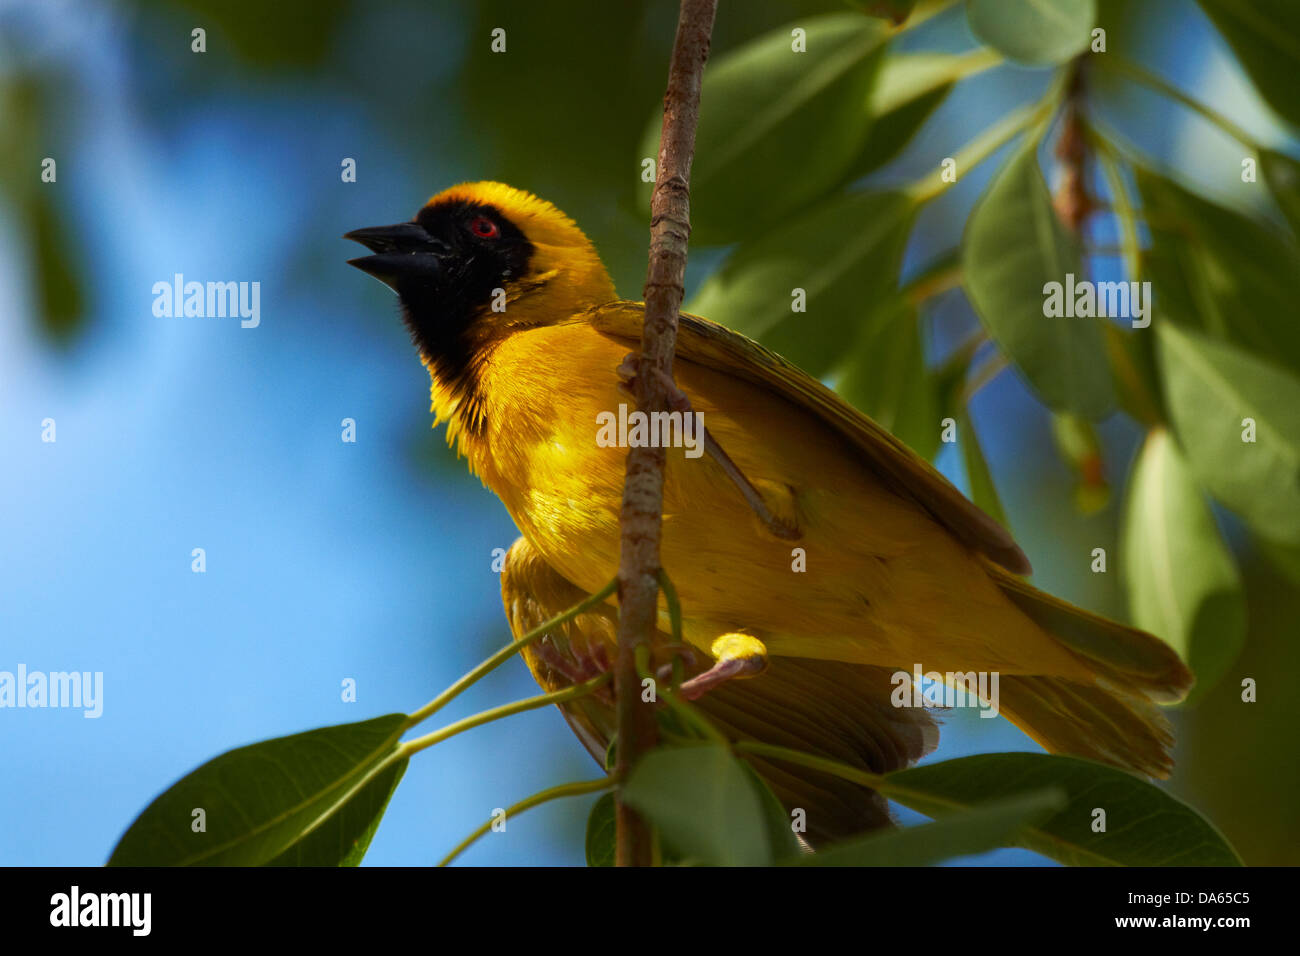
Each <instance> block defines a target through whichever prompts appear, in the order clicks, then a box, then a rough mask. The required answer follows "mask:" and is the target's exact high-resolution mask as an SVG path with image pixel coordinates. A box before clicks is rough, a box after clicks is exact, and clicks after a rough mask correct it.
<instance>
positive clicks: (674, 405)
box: [618, 352, 803, 676]
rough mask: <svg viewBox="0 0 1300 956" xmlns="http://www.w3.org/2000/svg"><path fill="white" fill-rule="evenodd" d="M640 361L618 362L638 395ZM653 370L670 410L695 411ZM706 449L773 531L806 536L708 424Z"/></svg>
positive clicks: (790, 537)
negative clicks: (772, 502)
mask: <svg viewBox="0 0 1300 956" xmlns="http://www.w3.org/2000/svg"><path fill="white" fill-rule="evenodd" d="M640 364H641V353H640V352H628V353H627V355H625V356H624V357H623V361H622V362H621V363H619V366H618V377H619V379H620V384H619V390H620V391H621V392H623V393H624V394H626V395H628V396H630V397H632V398H635V397H636V381H637V375H638V374H639V373H638V369H639V367H640ZM653 373H654V375H655V376H656V377H657V378H658V379H659V380H660V382H661V383H662V384H663V386H664V389H665V394H666V397H667V403H668V409H669V411H674V412H681V413H683V414H691V413H692V412H693V411H694V409H693V408H692V407H691V400H690V397H689V396H688V395H687V394H686V393H685V392H683V391H682V390H681V389H680V388H678V387H677V383H676V382H674V381H673V378H672V376H671V375H669V374H668V373H667V372H665V371H664V370H663V369H661V368H659V367H657V366H656V367H655V368H654V370H653ZM704 451H705V452H706V453H707V454H708V456H709V457H710V458H712V459H713V460H714V461H715V462H717V464H718V466H719V467H720V468H722V470H723V472H724V473H725V474H726V475H727V477H728V478H730V479H731V482H732V484H734V485H735V486H736V488H737V489H738V490H739V491H740V494H741V497H743V498H744V499H745V501H746V503H747V504H748V505H749V507H750V508H751V509H752V510H753V512H754V514H756V515H757V516H758V519H759V521H761V522H762V523H763V526H764V527H765V528H767V530H768V531H769V532H770V533H771V534H772V535H774V536H775V537H778V538H781V539H782V540H784V541H797V540H799V539H800V538H802V537H803V533H802V532H801V531H800V530H799V528H798V525H797V524H795V523H793V522H791V521H787V520H785V519H784V518H781V517H779V516H777V515H776V514H774V513H773V512H772V509H771V508H769V507H768V505H767V502H766V501H765V500H764V499H763V495H762V493H761V492H760V491H759V490H758V489H757V488H755V487H754V483H753V482H752V481H750V480H749V479H748V478H747V477H746V476H745V473H744V472H743V471H741V470H740V468H739V467H738V466H737V465H736V463H735V462H734V461H732V460H731V456H730V455H728V454H727V453H726V451H724V450H723V448H722V446H721V445H719V444H718V441H717V439H716V438H714V437H713V435H712V433H710V432H709V429H708V427H707V426H705V428H704ZM701 676H703V675H701Z"/></svg>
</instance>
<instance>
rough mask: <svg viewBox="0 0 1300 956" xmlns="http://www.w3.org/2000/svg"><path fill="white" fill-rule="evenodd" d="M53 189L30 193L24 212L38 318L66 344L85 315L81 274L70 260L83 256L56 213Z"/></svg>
mask: <svg viewBox="0 0 1300 956" xmlns="http://www.w3.org/2000/svg"><path fill="white" fill-rule="evenodd" d="M54 188H55V187H54V186H46V188H44V189H37V190H36V191H35V192H33V193H32V195H31V200H30V202H29V203H28V210H27V214H28V221H29V224H30V228H31V244H32V253H33V257H34V258H35V260H36V261H35V265H36V295H37V301H38V302H39V303H40V306H39V307H40V314H41V318H42V319H43V320H44V326H45V330H46V331H47V332H48V333H49V334H50V336H51V337H52V338H54V339H55V340H56V341H59V342H65V343H66V342H68V341H69V340H71V339H72V338H73V337H74V336H75V335H76V334H77V333H78V332H79V331H80V330H81V327H82V325H83V324H84V322H85V318H86V295H85V290H84V288H83V283H82V276H81V273H80V272H78V271H77V270H76V269H74V268H73V263H77V262H82V261H84V260H85V257H84V256H82V255H80V254H79V251H78V250H77V249H76V248H75V247H74V246H73V245H72V243H71V241H70V236H69V233H68V229H67V228H66V221H67V219H66V217H63V216H60V215H59V211H58V209H57V208H56V205H55V202H54V199H53V193H52V192H51V190H53V189H54ZM74 232H75V230H74Z"/></svg>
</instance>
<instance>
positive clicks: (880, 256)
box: [687, 193, 916, 376]
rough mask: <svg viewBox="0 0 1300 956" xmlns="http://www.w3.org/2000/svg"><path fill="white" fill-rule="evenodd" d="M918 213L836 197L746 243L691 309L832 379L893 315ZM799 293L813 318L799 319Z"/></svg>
mask: <svg viewBox="0 0 1300 956" xmlns="http://www.w3.org/2000/svg"><path fill="white" fill-rule="evenodd" d="M915 209H916V206H915V203H914V202H913V201H912V200H911V199H909V198H908V197H907V196H905V195H904V194H902V193H853V194H849V195H842V196H836V197H834V198H832V199H830V200H828V201H826V202H824V203H822V204H821V205H820V206H818V207H817V208H815V209H813V210H812V211H811V212H809V213H807V214H805V215H804V216H801V217H800V218H798V219H796V220H794V221H793V222H791V223H790V224H789V225H787V226H785V227H783V228H781V229H779V230H777V231H776V232H773V233H770V234H768V235H766V236H763V237H762V238H760V239H758V240H756V241H754V242H748V243H744V244H742V245H741V246H739V247H738V248H737V249H736V251H735V252H734V253H733V254H732V255H731V256H730V257H729V258H728V259H727V261H726V262H725V263H724V264H723V266H722V268H721V269H719V270H718V271H717V272H715V273H714V274H713V275H711V276H710V277H709V278H708V279H707V280H706V281H705V282H704V284H703V286H702V287H701V288H700V290H699V293H698V294H697V295H696V296H695V298H694V299H693V300H692V301H691V303H690V305H689V306H688V307H687V311H689V312H694V313H696V314H699V315H703V316H707V317H708V318H710V319H712V320H713V321H715V322H720V323H722V324H723V325H726V326H728V327H730V328H732V329H735V330H736V331H738V332H743V333H744V334H745V335H748V336H750V337H751V338H755V339H758V340H759V341H760V342H762V343H763V344H764V345H767V346H768V347H769V348H771V349H773V350H774V351H776V352H778V353H780V354H781V355H783V356H785V357H786V358H787V359H789V360H790V361H792V362H794V363H795V364H797V365H799V366H801V367H802V368H803V369H804V370H805V371H807V372H808V373H809V374H811V375H816V376H821V375H824V374H826V372H827V371H829V370H830V369H831V368H832V367H833V366H834V365H835V364H837V363H838V362H839V361H840V360H841V359H842V356H843V354H844V348H845V343H848V342H853V341H856V340H857V339H858V337H859V335H860V334H862V329H863V327H864V326H865V325H867V324H868V323H869V322H872V321H877V320H883V319H884V317H885V316H886V315H888V314H889V311H890V310H889V307H888V303H889V302H891V301H893V299H892V297H893V296H894V295H895V293H896V289H897V280H898V270H899V266H900V264H901V261H902V256H903V247H904V246H905V245H906V243H907V235H908V232H909V231H910V229H911V225H912V218H913V214H914V212H915ZM795 289H802V290H804V293H805V294H806V303H805V307H806V311H805V312H795V311H793V306H794V301H795V300H794V298H793V292H794V290H795Z"/></svg>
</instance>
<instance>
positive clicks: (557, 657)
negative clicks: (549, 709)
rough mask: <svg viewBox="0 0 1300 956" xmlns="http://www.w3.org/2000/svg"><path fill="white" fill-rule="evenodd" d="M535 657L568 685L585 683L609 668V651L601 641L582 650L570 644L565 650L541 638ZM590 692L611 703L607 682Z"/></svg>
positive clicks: (611, 693)
mask: <svg viewBox="0 0 1300 956" xmlns="http://www.w3.org/2000/svg"><path fill="white" fill-rule="evenodd" d="M537 657H538V658H539V659H540V660H541V662H542V663H543V664H545V665H546V666H547V667H548V668H549V669H550V670H551V671H552V673H554V674H557V675H559V676H560V677H562V678H563V679H564V681H565V682H566V683H568V684H570V685H574V684H582V683H585V682H586V681H589V680H591V679H592V678H593V677H599V676H600V675H602V674H606V673H609V670H610V662H609V652H608V651H607V650H606V648H605V645H604V644H603V643H602V644H596V645H594V646H590V647H587V648H585V649H583V650H578V649H576V648H574V647H573V646H572V645H570V647H569V648H568V649H567V650H561V649H560V648H558V647H556V646H555V645H554V644H553V643H551V641H549V640H547V639H546V638H543V639H542V640H541V641H540V642H539V643H538V645H537ZM592 693H593V695H594V696H596V697H598V698H600V700H601V701H603V702H604V703H605V704H607V705H610V706H612V705H613V703H614V692H613V690H612V689H611V687H610V686H609V685H608V684H606V685H604V686H602V687H598V688H596V690H595V691H593V692H592Z"/></svg>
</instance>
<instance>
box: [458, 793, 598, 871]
mask: <svg viewBox="0 0 1300 956" xmlns="http://www.w3.org/2000/svg"><path fill="white" fill-rule="evenodd" d="M612 786H614V778H613V777H601V778H600V779H598V780H580V781H577V782H576V783H565V784H561V785H560V786H558V787H551V788H549V789H547V790H542V791H541V792H539V793H535V794H533V795H532V796H531V797H527V798H525V799H523V800H520V801H519V802H518V803H516V804H515V805H514V806H512V807H509V808H508V809H507V810H506V819H507V820H508V819H510V818H511V817H513V816H518V815H519V814H521V813H523V812H524V811H526V810H531V809H532V808H533V807H536V806H540V805H541V804H543V803H549V802H550V801H552V800H560V799H562V798H564V797H581V796H584V795H586V794H588V793H600V792H601V791H602V790H608V789H609V788H610V787H612ZM494 821H495V818H490V819H488V821H487V822H486V823H484V824H483V825H482V826H481V827H479V828H478V829H477V830H475V831H474V832H473V833H471V834H470V835H469V836H467V837H466V838H465V839H463V840H461V841H460V842H459V843H457V844H456V848H455V849H454V850H452V851H451V852H450V853H448V854H447V855H446V856H445V857H443V858H442V861H441V862H440V863H439V864H438V865H439V866H446V865H447V864H449V863H450V862H451V861H452V860H454V859H456V857H458V856H460V855H461V854H462V853H464V852H465V851H466V850H468V849H469V848H470V846H472V845H473V844H474V842H475V841H476V840H478V838H479V837H481V836H483V834H485V833H487V832H488V831H489V830H491V829H492V824H493V822H494Z"/></svg>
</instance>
